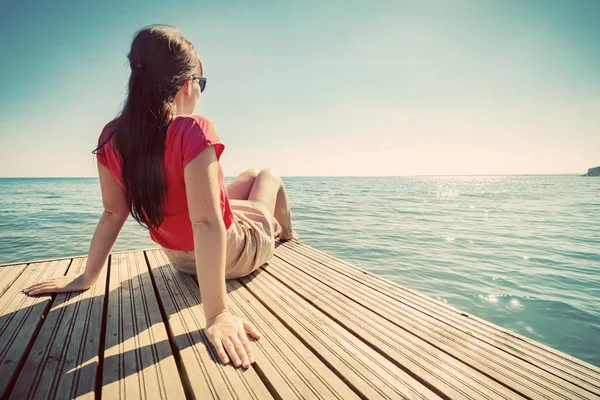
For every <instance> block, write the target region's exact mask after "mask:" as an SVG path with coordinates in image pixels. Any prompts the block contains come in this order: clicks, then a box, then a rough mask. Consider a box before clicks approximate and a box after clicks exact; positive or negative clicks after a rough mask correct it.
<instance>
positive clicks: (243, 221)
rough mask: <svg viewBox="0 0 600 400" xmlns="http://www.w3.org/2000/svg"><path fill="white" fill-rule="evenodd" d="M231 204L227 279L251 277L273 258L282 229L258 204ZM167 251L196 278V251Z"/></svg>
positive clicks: (168, 254) (240, 201) (176, 264)
mask: <svg viewBox="0 0 600 400" xmlns="http://www.w3.org/2000/svg"><path fill="white" fill-rule="evenodd" d="M229 203H230V205H231V211H232V212H233V223H232V224H231V226H230V227H229V229H227V254H226V261H225V265H226V266H225V271H226V272H225V279H235V278H240V277H242V276H246V275H248V274H250V273H251V272H252V271H254V270H255V269H257V268H258V267H260V266H261V265H264V264H265V263H266V262H267V261H269V260H270V259H271V257H273V251H274V250H275V238H277V237H278V236H279V234H280V233H281V226H280V225H279V223H278V222H277V220H276V219H275V218H273V216H271V215H270V213H269V211H268V210H267V207H265V206H264V205H263V204H262V203H260V202H258V201H254V200H235V199H230V200H229ZM163 251H164V252H165V255H166V256H167V258H168V259H169V261H170V262H171V265H172V266H173V267H174V268H175V269H177V270H179V271H181V272H183V273H186V274H191V275H196V261H195V257H194V252H193V251H181V250H170V249H165V248H163Z"/></svg>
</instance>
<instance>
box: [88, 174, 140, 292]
mask: <svg viewBox="0 0 600 400" xmlns="http://www.w3.org/2000/svg"><path fill="white" fill-rule="evenodd" d="M98 176H99V177H100V190H101V192H102V205H103V207H104V212H103V213H102V215H101V216H100V221H99V222H98V225H97V226H96V231H95V232H94V236H93V237H92V242H91V244H90V249H89V251H88V258H87V264H86V266H85V271H84V272H83V274H82V276H83V278H84V281H85V282H88V283H89V286H91V285H92V284H93V283H94V282H96V279H98V275H100V270H101V269H102V266H103V265H104V264H105V263H106V259H107V258H108V255H109V254H110V251H111V250H112V248H113V246H114V245H115V242H116V241H117V238H118V237H119V233H120V232H121V229H123V225H124V224H125V221H127V217H128V216H129V208H128V207H127V201H126V197H125V191H124V190H123V189H122V188H121V186H119V184H118V183H117V180H116V179H115V177H114V176H113V174H112V172H110V170H109V169H108V168H106V167H105V166H104V165H102V164H100V163H98Z"/></svg>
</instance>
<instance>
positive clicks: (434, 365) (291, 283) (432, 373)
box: [266, 259, 520, 399]
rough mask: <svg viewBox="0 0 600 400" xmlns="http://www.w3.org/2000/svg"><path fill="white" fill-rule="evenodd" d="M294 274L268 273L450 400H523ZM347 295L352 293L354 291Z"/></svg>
mask: <svg viewBox="0 0 600 400" xmlns="http://www.w3.org/2000/svg"><path fill="white" fill-rule="evenodd" d="M293 269H295V268H294V267H292V266H290V265H289V264H286V263H284V262H283V261H281V260H278V259H274V260H272V261H271V262H270V263H269V267H268V268H267V269H266V271H268V272H269V274H272V275H273V278H272V279H273V282H271V286H274V285H277V283H275V281H281V282H283V283H284V284H285V286H284V288H285V289H284V288H282V292H284V293H285V292H291V291H292V290H290V287H291V288H293V292H295V293H297V294H298V295H300V296H301V297H302V298H303V299H304V300H305V301H307V302H309V303H310V304H312V305H314V306H315V307H317V308H318V309H319V310H320V311H321V312H323V313H324V314H325V317H324V319H326V318H329V319H333V320H334V321H336V322H337V323H339V324H340V325H341V326H342V327H343V328H344V329H345V330H347V331H349V332H350V333H352V335H354V336H355V337H356V338H358V339H360V340H362V341H363V342H364V343H366V344H367V345H369V346H370V347H372V348H374V349H376V350H377V351H378V352H379V353H380V354H382V355H386V357H387V358H388V359H389V360H390V361H392V362H394V363H395V364H396V365H397V366H398V367H401V368H403V369H404V370H406V371H410V373H411V374H414V377H415V378H416V379H418V380H419V381H421V382H424V383H426V384H427V385H428V386H429V387H435V388H437V389H438V390H439V391H440V392H441V393H443V394H444V395H445V396H448V397H450V398H470V399H487V398H489V399H496V398H505V399H514V398H520V396H519V395H518V394H517V393H515V392H513V391H512V390H510V389H508V388H506V387H504V386H502V385H500V384H498V383H497V382H495V381H494V380H493V379H490V378H489V377H487V376H486V375H484V374H482V373H480V372H478V371H476V370H473V369H472V368H468V367H467V366H466V365H464V364H463V363H462V362H460V361H459V360H457V359H456V358H454V357H452V356H450V355H448V354H446V353H445V352H443V351H442V350H440V349H439V348H437V347H436V346H433V345H432V344H431V343H429V342H427V341H426V340H423V339H422V338H419V337H418V336H414V335H412V334H410V333H409V332H407V331H405V330H404V329H402V328H400V327H398V326H397V325H394V324H393V323H391V322H390V321H387V320H386V319H384V318H382V317H380V316H379V315H377V314H375V313H373V312H372V311H371V310H369V309H368V308H366V307H364V306H362V305H361V304H360V303H358V302H355V301H353V300H352V299H349V298H345V297H344V296H341V295H340V294H339V293H337V292H336V291H335V290H332V289H331V288H329V287H327V286H326V285H323V284H322V283H320V282H319V281H318V280H315V279H314V278H311V277H310V276H302V277H299V276H294V275H292V273H290V271H289V270H292V271H293ZM275 278H277V279H275ZM279 284H280V285H281V283H279ZM346 290H348V291H350V290H351V288H346ZM288 296H290V295H289V294H288Z"/></svg>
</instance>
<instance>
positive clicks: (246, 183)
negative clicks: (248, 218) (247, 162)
mask: <svg viewBox="0 0 600 400" xmlns="http://www.w3.org/2000/svg"><path fill="white" fill-rule="evenodd" d="M257 175H258V170H256V169H254V168H251V169H247V170H245V171H244V172H242V173H241V174H240V175H239V176H238V177H237V178H235V179H234V180H233V182H230V183H229V184H228V185H227V188H226V189H227V195H228V196H229V198H230V199H239V200H248V196H249V195H250V190H251V189H252V186H253V185H254V180H255V179H256V176H257Z"/></svg>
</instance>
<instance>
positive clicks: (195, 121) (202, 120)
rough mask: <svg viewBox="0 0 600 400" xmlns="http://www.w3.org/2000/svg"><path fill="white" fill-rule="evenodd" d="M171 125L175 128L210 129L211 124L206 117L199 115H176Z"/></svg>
mask: <svg viewBox="0 0 600 400" xmlns="http://www.w3.org/2000/svg"><path fill="white" fill-rule="evenodd" d="M171 125H174V126H175V127H184V128H185V127H187V128H189V127H195V126H199V127H200V128H204V127H208V126H210V127H212V126H213V123H212V121H211V120H210V118H208V117H207V116H206V115H200V114H185V115H177V116H176V117H175V118H173V121H172V122H171Z"/></svg>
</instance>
